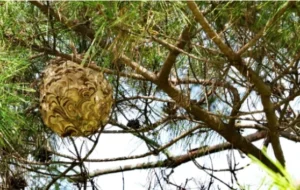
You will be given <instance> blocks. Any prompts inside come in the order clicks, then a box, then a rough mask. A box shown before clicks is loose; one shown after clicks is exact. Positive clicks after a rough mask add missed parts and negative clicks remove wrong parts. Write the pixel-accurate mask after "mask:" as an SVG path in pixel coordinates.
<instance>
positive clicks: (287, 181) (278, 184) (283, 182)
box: [249, 149, 299, 190]
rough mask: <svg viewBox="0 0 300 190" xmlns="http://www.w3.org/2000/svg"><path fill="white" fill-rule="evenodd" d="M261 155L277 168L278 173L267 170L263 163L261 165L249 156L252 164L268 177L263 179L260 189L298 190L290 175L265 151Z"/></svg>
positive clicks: (257, 160)
mask: <svg viewBox="0 0 300 190" xmlns="http://www.w3.org/2000/svg"><path fill="white" fill-rule="evenodd" d="M263 154H264V155H265V156H266V157H267V158H268V159H269V160H270V161H271V162H272V163H273V164H274V165H275V166H276V167H277V168H278V170H279V171H280V173H277V172H275V171H273V170H271V169H270V168H268V167H267V166H266V165H265V164H264V163H262V162H261V161H260V160H259V159H257V158H256V157H254V156H252V155H249V157H250V158H251V160H252V162H254V163H256V164H257V165H259V166H260V167H261V168H262V169H263V170H264V171H265V172H266V173H267V175H268V177H267V178H265V179H264V180H263V181H262V185H263V187H262V188H264V189H265V188H266V186H267V187H268V189H272V188H276V189H278V190H299V187H297V186H296V185H295V181H294V180H293V179H292V177H291V175H290V174H289V173H288V171H287V170H286V169H285V168H284V167H283V166H282V165H281V164H280V163H279V162H278V161H274V160H272V159H271V158H270V157H269V156H268V155H267V153H266V149H265V150H264V151H263ZM267 179H270V180H271V182H268V181H267Z"/></svg>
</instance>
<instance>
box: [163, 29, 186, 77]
mask: <svg viewBox="0 0 300 190" xmlns="http://www.w3.org/2000/svg"><path fill="white" fill-rule="evenodd" d="M190 29H191V28H190V27H186V28H185V29H184V30H183V31H182V34H181V36H180V39H179V42H178V43H177V44H176V46H175V47H177V48H178V49H183V48H184V46H185V45H186V44H187V42H188V41H189V40H190ZM179 53H180V51H178V50H177V49H175V48H174V49H172V50H171V51H170V52H169V55H168V57H167V59H166V60H165V62H164V64H163V66H162V68H161V70H160V72H159V79H158V80H159V81H160V82H162V83H165V82H168V78H169V74H170V71H171V69H172V67H173V65H174V64H175V61H176V58H177V56H178V55H179Z"/></svg>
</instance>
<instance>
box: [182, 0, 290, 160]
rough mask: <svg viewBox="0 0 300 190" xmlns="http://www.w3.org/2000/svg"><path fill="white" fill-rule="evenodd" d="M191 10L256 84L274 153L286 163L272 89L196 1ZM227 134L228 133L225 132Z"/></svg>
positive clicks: (238, 66)
mask: <svg viewBox="0 0 300 190" xmlns="http://www.w3.org/2000/svg"><path fill="white" fill-rule="evenodd" d="M187 4H188V6H189V8H190V10H191V11H192V12H193V14H194V16H195V19H196V20H197V21H198V22H199V23H200V24H201V26H202V27H203V30H204V31H205V32H206V34H207V35H208V36H209V38H210V39H211V40H212V41H213V42H214V43H215V44H216V45H217V46H218V47H219V49H220V50H221V51H222V52H223V53H224V54H225V55H226V56H227V58H228V59H229V61H230V62H231V64H232V65H233V66H234V67H236V68H237V69H238V71H239V72H240V73H241V74H242V75H243V76H244V77H246V78H247V79H248V80H249V81H250V82H251V83H252V84H254V85H255V87H256V88H257V91H258V92H259V93H260V94H261V100H262V104H263V107H264V111H265V114H266V117H267V120H268V123H269V128H270V133H269V135H270V139H271V143H272V147H273V150H274V154H275V156H276V158H277V159H278V161H279V162H280V163H281V164H282V165H285V159H284V156H283V152H282V148H281V145H280V141H279V133H278V125H279V124H278V119H277V117H276V115H275V110H274V105H273V103H272V102H271V100H270V97H271V89H270V88H269V87H268V86H267V85H266V84H265V83H264V82H263V80H262V79H261V78H260V77H259V75H257V74H256V73H255V72H254V71H253V70H252V69H251V68H248V67H247V66H246V64H245V63H244V61H243V60H242V58H241V57H240V56H239V55H238V54H236V53H235V52H233V51H232V50H231V49H230V47H228V46H227V45H226V44H225V43H224V42H223V41H222V40H221V38H220V36H219V35H218V34H217V33H216V32H215V31H214V30H213V29H212V27H211V26H210V25H209V23H208V22H207V20H206V19H205V17H204V16H203V14H202V13H201V11H200V10H199V9H198V7H197V5H196V3H195V2H194V1H188V2H187ZM225 134H226V133H225Z"/></svg>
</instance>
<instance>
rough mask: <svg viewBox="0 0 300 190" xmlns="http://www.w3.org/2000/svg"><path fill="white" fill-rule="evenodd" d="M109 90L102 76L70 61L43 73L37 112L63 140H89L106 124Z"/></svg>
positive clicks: (111, 101)
mask: <svg viewBox="0 0 300 190" xmlns="http://www.w3.org/2000/svg"><path fill="white" fill-rule="evenodd" d="M112 104H113V97H112V87H111V85H110V84H109V83H108V81H107V80H106V79H105V78H104V76H103V74H102V73H101V72H97V71H95V70H92V69H90V68H87V67H83V66H81V65H79V64H76V63H74V62H71V61H65V62H63V63H62V64H51V65H49V66H48V67H47V68H46V69H45V71H44V72H43V80H42V83H41V86H40V109H41V114H42V118H43V121H44V123H45V124H46V125H47V126H48V127H50V128H51V129H52V130H53V131H54V132H56V133H57V134H59V135H60V136H62V137H66V136H88V135H91V134H94V133H95V132H97V130H98V129H99V127H101V126H104V125H105V124H106V122H107V120H108V117H109V114H110V111H111V107H112Z"/></svg>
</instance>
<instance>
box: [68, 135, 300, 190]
mask: <svg viewBox="0 0 300 190" xmlns="http://www.w3.org/2000/svg"><path fill="white" fill-rule="evenodd" d="M79 140H80V139H78V140H77V141H78V142H79ZM138 142H139V141H138V140H137V139H136V138H134V137H132V136H131V135H124V134H122V135H120V134H102V135H101V137H100V141H99V146H98V148H97V149H96V150H95V151H94V152H93V154H92V155H91V157H90V158H98V159H99V158H113V157H118V156H125V155H128V153H129V152H131V151H132V150H133V149H136V150H135V151H134V152H132V155H133V154H139V153H143V152H145V151H147V149H146V147H145V146H143V145H140V144H139V143H138ZM281 143H282V147H283V151H284V154H285V158H286V163H287V169H288V171H289V172H290V174H291V175H292V176H293V177H294V179H300V172H299V171H300V164H297V163H298V161H299V160H300V153H299V151H296V150H299V149H300V146H299V144H296V143H293V142H291V141H288V140H285V139H281ZM255 145H256V146H258V147H262V141H257V142H256V143H255ZM268 152H269V153H271V155H272V151H270V148H269V151H268ZM227 153H228V151H224V153H218V154H213V155H211V158H212V160H213V162H214V168H215V169H224V168H227V156H226V154H227ZM235 154H236V158H237V162H239V163H240V165H239V166H243V165H245V164H246V163H247V162H248V161H249V159H248V158H244V159H241V157H240V155H239V153H238V152H237V151H235ZM143 161H148V160H147V159H138V160H133V161H126V162H112V163H89V164H87V166H88V167H89V168H90V171H91V172H92V171H94V170H102V169H108V168H115V167H119V166H122V165H124V164H137V163H141V162H143ZM197 161H198V162H199V163H200V164H202V165H206V166H210V159H209V157H208V156H206V157H204V158H200V159H197ZM174 171H175V172H174V174H172V177H171V178H170V179H171V180H172V182H174V183H176V184H184V183H185V180H186V179H194V181H195V182H196V183H201V182H205V181H208V180H209V179H210V178H209V176H208V175H206V174H205V173H204V172H203V171H201V170H199V169H198V168H196V167H195V165H194V164H193V162H189V163H186V164H183V165H181V166H179V167H177V168H176V169H175V170H174ZM156 172H157V173H158V174H159V173H160V170H159V169H157V170H156ZM123 175H124V180H125V188H124V190H144V189H147V188H146V187H148V184H149V179H150V178H151V177H153V176H154V175H153V173H152V174H149V170H134V171H128V172H124V173H123ZM217 176H218V177H220V179H222V180H224V181H225V182H230V179H231V178H230V175H229V173H228V172H226V173H225V172H223V173H222V172H221V173H219V174H217ZM263 176H264V172H262V170H261V169H260V168H259V167H258V166H257V165H251V166H250V167H248V168H246V169H244V170H242V171H241V172H239V173H238V178H239V182H240V184H244V185H246V184H247V185H250V186H249V187H248V188H249V189H251V190H252V189H253V190H257V189H258V187H259V185H260V183H261V181H262V179H263ZM96 182H97V184H98V185H99V187H100V188H99V189H101V190H123V184H122V173H117V174H109V175H104V176H100V177H98V178H97V180H96ZM215 182H216V184H218V182H217V181H216V180H215ZM188 184H190V185H189V186H188V187H190V189H195V190H196V189H198V188H197V185H196V184H195V183H193V182H189V183H188ZM168 187H169V188H165V189H164V190H176V188H175V187H172V186H168ZM220 187H222V189H227V188H226V187H225V186H220ZM64 189H70V190H71V189H72V188H71V187H69V188H67V187H64ZM152 189H158V190H159V189H160V188H159V186H156V188H153V187H152V188H151V190H152ZM263 189H265V188H262V190H263Z"/></svg>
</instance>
